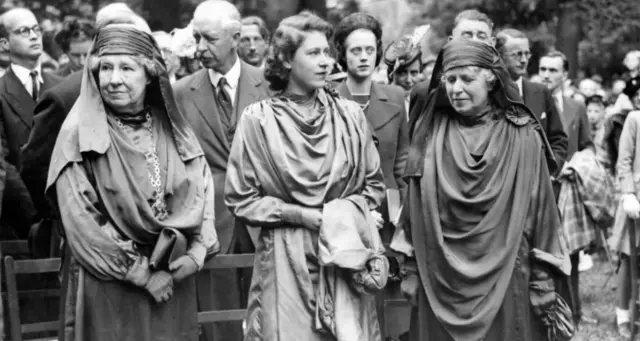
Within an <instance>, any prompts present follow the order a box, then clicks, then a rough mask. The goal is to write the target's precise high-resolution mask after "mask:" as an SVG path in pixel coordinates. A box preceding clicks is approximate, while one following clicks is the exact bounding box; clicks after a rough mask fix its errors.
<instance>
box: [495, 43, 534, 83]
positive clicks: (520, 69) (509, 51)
mask: <svg viewBox="0 0 640 341" xmlns="http://www.w3.org/2000/svg"><path fill="white" fill-rule="evenodd" d="M530 57H531V51H529V39H527V38H512V37H509V38H508V39H507V42H506V43H505V44H504V47H503V48H502V59H503V60H504V63H505V65H506V66H507V70H508V71H509V75H511V79H513V80H517V79H519V78H520V77H523V76H526V75H527V66H528V65H529V58H530Z"/></svg>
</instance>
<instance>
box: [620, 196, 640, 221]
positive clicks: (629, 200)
mask: <svg viewBox="0 0 640 341" xmlns="http://www.w3.org/2000/svg"><path fill="white" fill-rule="evenodd" d="M622 209H623V210H624V213H625V214H626V215H627V216H628V217H629V218H632V219H638V218H640V202H638V198H636V196H635V194H625V195H624V196H622Z"/></svg>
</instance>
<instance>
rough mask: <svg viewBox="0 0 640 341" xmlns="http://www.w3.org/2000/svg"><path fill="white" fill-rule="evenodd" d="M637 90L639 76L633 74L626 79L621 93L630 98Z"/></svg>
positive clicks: (639, 81) (639, 88)
mask: <svg viewBox="0 0 640 341" xmlns="http://www.w3.org/2000/svg"><path fill="white" fill-rule="evenodd" d="M638 90H640V76H635V77H633V78H631V79H630V80H628V81H627V84H626V85H625V87H624V90H623V91H622V93H623V94H625V95H627V97H629V99H631V98H633V96H635V95H636V94H637V93H638Z"/></svg>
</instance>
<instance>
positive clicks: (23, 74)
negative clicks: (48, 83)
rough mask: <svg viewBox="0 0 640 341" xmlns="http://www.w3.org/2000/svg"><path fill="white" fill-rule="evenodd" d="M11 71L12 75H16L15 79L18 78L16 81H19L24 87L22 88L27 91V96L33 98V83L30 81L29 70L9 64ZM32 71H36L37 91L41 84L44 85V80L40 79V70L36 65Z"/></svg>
mask: <svg viewBox="0 0 640 341" xmlns="http://www.w3.org/2000/svg"><path fill="white" fill-rule="evenodd" d="M11 70H13V73H15V74H16V77H18V79H19V80H20V83H22V85H24V88H25V89H26V90H27V92H28V93H29V95H31V96H33V94H32V93H31V90H32V89H33V83H32V81H31V75H30V73H31V70H29V69H27V68H26V67H24V66H21V65H18V64H14V63H11ZM34 70H37V71H38V76H37V80H38V90H40V89H42V84H44V80H43V79H42V68H40V65H38V66H36V68H35V69H34Z"/></svg>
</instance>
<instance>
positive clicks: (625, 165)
mask: <svg viewBox="0 0 640 341" xmlns="http://www.w3.org/2000/svg"><path fill="white" fill-rule="evenodd" d="M638 119H640V111H632V112H630V113H629V116H628V117H627V119H626V120H625V121H624V126H623V128H622V134H620V142H619V146H618V161H617V163H616V173H617V174H618V181H619V182H620V190H621V191H622V194H635V193H636V185H635V182H634V181H633V163H634V158H635V155H636V139H637V136H638Z"/></svg>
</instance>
